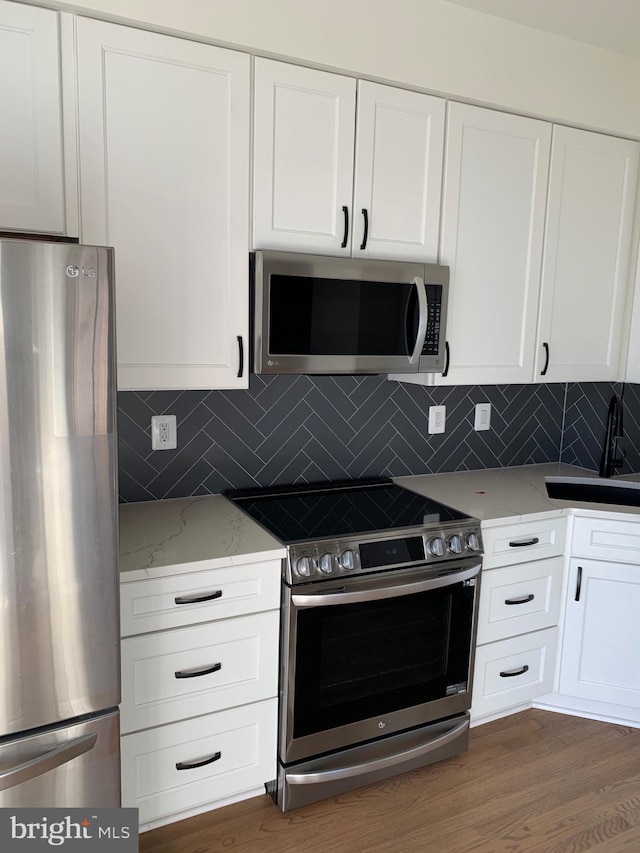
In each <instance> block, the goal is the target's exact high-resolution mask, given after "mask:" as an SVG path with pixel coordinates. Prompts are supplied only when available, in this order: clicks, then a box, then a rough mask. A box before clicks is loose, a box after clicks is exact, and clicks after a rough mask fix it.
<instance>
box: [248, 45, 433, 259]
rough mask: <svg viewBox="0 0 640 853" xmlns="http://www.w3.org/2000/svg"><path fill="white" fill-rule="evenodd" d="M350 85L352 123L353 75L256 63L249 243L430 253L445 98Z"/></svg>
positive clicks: (402, 255)
mask: <svg viewBox="0 0 640 853" xmlns="http://www.w3.org/2000/svg"><path fill="white" fill-rule="evenodd" d="M357 92H358V97H357V103H358V106H357V120H356V81H355V80H353V79H352V78H350V77H343V76H340V75H337V74H329V73H326V72H324V71H315V70H313V69H310V68H301V67H298V66H295V65H287V64H286V63H282V62H274V61H272V60H268V59H256V60H255V129H254V130H255V136H254V221H253V229H254V230H253V247H254V248H256V249H287V250H290V251H294V252H317V253H318V254H332V255H346V256H349V255H352V256H353V257H363V258H383V259H399V260H406V261H419V262H424V261H435V260H436V256H437V250H438V223H439V216H440V188H441V180H442V149H443V136H444V115H445V102H444V101H443V100H442V99H440V98H433V97H430V96H428V95H422V94H419V93H417V92H409V91H405V90H403V89H396V88H393V87H391V86H382V85H378V84H376V83H370V82H367V81H362V80H361V81H358V84H357ZM354 134H355V136H354ZM354 139H355V166H354ZM354 169H355V171H354ZM354 176H355V177H354Z"/></svg>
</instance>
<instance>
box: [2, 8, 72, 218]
mask: <svg viewBox="0 0 640 853" xmlns="http://www.w3.org/2000/svg"><path fill="white" fill-rule="evenodd" d="M0 230H10V231H13V230H16V231H32V232H37V231H45V232H48V233H52V234H54V233H55V234H63V233H64V230H65V222H64V193H63V167H62V123H61V100H60V56H59V48H58V15H57V13H56V12H52V11H49V10H48V9H38V8H36V7H35V6H23V5H22V4H20V3H7V2H2V0H0Z"/></svg>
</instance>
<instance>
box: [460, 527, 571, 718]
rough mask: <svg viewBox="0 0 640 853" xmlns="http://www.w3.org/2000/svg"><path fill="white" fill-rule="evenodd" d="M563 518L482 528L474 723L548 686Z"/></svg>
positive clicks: (557, 606) (503, 711) (515, 705)
mask: <svg viewBox="0 0 640 853" xmlns="http://www.w3.org/2000/svg"><path fill="white" fill-rule="evenodd" d="M565 534H566V519H565V518H562V517H560V518H558V517H556V518H550V519H549V518H546V519H544V518H543V519H533V520H531V521H526V522H517V523H510V524H500V525H497V526H494V527H489V528H487V529H485V530H483V541H484V550H485V553H484V561H483V572H482V580H481V584H480V606H479V609H478V635H477V648H476V658H475V668H474V679H473V704H472V708H471V716H472V721H473V722H474V723H476V722H478V721H486V720H488V719H493V718H495V717H499V716H503V715H505V714H509V713H513V712H514V711H517V710H521V709H522V708H523V707H527V706H528V705H530V703H531V700H532V699H535V698H536V697H538V696H542V695H544V694H545V693H549V692H550V691H551V690H552V689H553V684H554V678H555V666H556V655H557V646H558V628H557V625H558V622H559V619H560V613H561V609H562V608H561V604H562V585H563V578H564V565H565V562H564V555H563V552H564V544H565Z"/></svg>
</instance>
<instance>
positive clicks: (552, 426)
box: [118, 375, 640, 501]
mask: <svg viewBox="0 0 640 853" xmlns="http://www.w3.org/2000/svg"><path fill="white" fill-rule="evenodd" d="M614 387H615V386H613V385H610V384H608V383H595V384H583V385H569V386H565V385H564V384H562V385H560V384H552V385H498V386H496V385H474V386H465V387H453V388H423V387H421V386H417V385H408V384H402V383H396V382H389V381H387V380H386V379H385V378H384V377H378V376H365V377H353V376H346V377H329V376H322V377H309V376H297V377H287V376H276V377H272V378H265V377H261V376H253V375H252V376H251V383H250V388H249V390H248V391H171V392H157V391H156V392H150V391H145V392H142V391H138V392H121V393H120V394H119V395H118V408H119V420H118V425H119V433H120V436H119V448H120V495H121V499H122V500H123V501H139V500H151V499H159V498H170V497H183V496H188V495H195V494H209V493H212V494H213V493H217V492H221V491H224V490H225V489H228V488H242V487H245V486H252V485H256V484H258V485H260V486H268V485H272V484H274V483H295V482H305V481H306V482H314V481H322V480H335V479H352V478H357V477H368V476H381V475H388V476H402V475H405V474H418V473H434V472H438V471H457V470H465V469H474V468H498V467H504V466H509V465H525V464H528V463H533V462H549V461H553V462H556V461H558V460H559V459H560V457H561V455H562V460H563V461H567V462H573V463H576V464H581V465H586V466H587V467H592V468H595V467H597V465H598V461H599V448H600V446H601V443H602V436H603V435H604V423H605V419H606V409H607V403H608V398H609V396H610V394H611V392H612V390H613V388H614ZM618 387H620V386H618ZM636 387H637V386H636ZM565 392H566V411H565ZM625 399H626V402H627V403H628V404H629V402H631V403H633V404H634V405H633V407H631V406H629V405H628V411H627V413H626V422H625V426H626V427H627V429H628V430H629V431H631V432H634V431H635V433H634V434H635V435H637V436H638V438H639V439H640V416H638V417H634V415H633V412H635V413H637V414H640V398H639V397H638V394H637V392H636V390H635V388H634V386H626V392H625ZM485 401H488V402H490V403H491V405H492V414H491V429H490V430H489V431H488V432H475V431H474V430H473V416H474V406H475V404H476V403H479V402H485ZM442 404H444V405H446V407H447V428H446V432H445V433H444V434H443V435H429V434H428V432H427V422H428V409H429V406H430V405H442ZM629 409H632V411H631V413H630V412H629ZM165 413H166V414H175V415H176V416H177V421H178V449H177V450H175V451H161V452H158V451H152V450H151V439H150V421H151V416H152V415H154V414H165ZM563 421H565V423H564V442H563ZM637 446H638V447H639V448H640V441H639V442H638V444H637ZM634 454H635V450H634ZM636 455H637V454H636ZM629 457H630V462H631V463H632V465H633V467H634V470H638V467H640V459H636V456H635V455H633V454H632V453H631V452H629ZM636 463H638V464H636Z"/></svg>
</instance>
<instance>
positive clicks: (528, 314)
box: [438, 103, 551, 385]
mask: <svg viewBox="0 0 640 853" xmlns="http://www.w3.org/2000/svg"><path fill="white" fill-rule="evenodd" d="M550 144H551V125H550V124H548V123H546V122H542V121H537V120H535V119H530V118H523V117H521V116H515V115H508V114H506V113H501V112H495V111H493V110H487V109H482V108H479V107H471V106H466V105H463V104H453V103H452V104H450V105H449V122H448V135H447V143H446V149H445V181H444V198H443V219H442V225H441V227H442V237H441V252H440V261H441V263H443V264H447V265H449V266H450V267H451V285H450V294H449V316H448V323H447V341H448V343H449V354H450V355H449V370H448V373H447V375H446V377H444V378H443V379H442V382H443V384H446V383H451V384H469V385H471V384H475V383H482V382H484V383H511V382H530V381H531V379H532V373H533V360H534V346H535V335H536V319H537V308H538V294H539V289H540V267H541V257H542V240H543V229H544V213H545V198H546V190H547V173H548V166H549V151H550ZM438 381H440V377H438Z"/></svg>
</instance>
